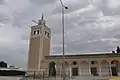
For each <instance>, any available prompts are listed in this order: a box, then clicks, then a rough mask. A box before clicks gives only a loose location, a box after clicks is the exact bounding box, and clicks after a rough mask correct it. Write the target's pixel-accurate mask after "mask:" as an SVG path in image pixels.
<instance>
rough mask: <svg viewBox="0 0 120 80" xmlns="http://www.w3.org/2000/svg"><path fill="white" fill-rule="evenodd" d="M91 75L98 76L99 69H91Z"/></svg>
mask: <svg viewBox="0 0 120 80" xmlns="http://www.w3.org/2000/svg"><path fill="white" fill-rule="evenodd" d="M91 74H93V75H94V76H98V73H97V68H96V67H94V68H91Z"/></svg>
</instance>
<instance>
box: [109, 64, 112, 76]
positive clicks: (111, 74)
mask: <svg viewBox="0 0 120 80" xmlns="http://www.w3.org/2000/svg"><path fill="white" fill-rule="evenodd" d="M109 65H110V67H109V70H110V76H112V70H111V63H109Z"/></svg>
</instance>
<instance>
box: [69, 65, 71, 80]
mask: <svg viewBox="0 0 120 80" xmlns="http://www.w3.org/2000/svg"><path fill="white" fill-rule="evenodd" d="M69 72H70V75H69V76H70V79H71V76H72V70H71V65H70V64H69Z"/></svg>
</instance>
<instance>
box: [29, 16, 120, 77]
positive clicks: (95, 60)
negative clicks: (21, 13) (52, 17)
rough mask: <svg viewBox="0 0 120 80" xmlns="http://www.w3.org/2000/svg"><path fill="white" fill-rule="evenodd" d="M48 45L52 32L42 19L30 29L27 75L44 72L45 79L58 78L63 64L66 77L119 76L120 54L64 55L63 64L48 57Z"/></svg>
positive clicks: (56, 58) (54, 58)
mask: <svg viewBox="0 0 120 80" xmlns="http://www.w3.org/2000/svg"><path fill="white" fill-rule="evenodd" d="M50 43H51V29H50V28H49V27H48V26H47V25H46V21H45V20H44V17H43V16H42V18H41V19H40V20H38V22H37V25H34V26H31V35H30V41H29V54H28V69H27V71H28V72H29V74H32V72H35V71H36V72H37V73H39V72H41V71H44V73H45V74H47V75H48V76H61V75H62V73H63V67H62V65H63V63H65V73H66V74H68V75H70V76H87V75H93V76H119V75H120V54H117V53H114V52H113V53H104V54H103V53H100V54H79V55H65V57H64V58H65V60H63V56H62V55H50V45H51V44H50ZM37 73H36V74H37Z"/></svg>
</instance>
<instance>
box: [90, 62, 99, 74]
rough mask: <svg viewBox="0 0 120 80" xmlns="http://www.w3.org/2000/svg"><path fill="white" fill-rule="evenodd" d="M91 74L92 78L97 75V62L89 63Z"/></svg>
mask: <svg viewBox="0 0 120 80" xmlns="http://www.w3.org/2000/svg"><path fill="white" fill-rule="evenodd" d="M91 74H92V75H93V76H98V75H99V63H98V62H97V61H91Z"/></svg>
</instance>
